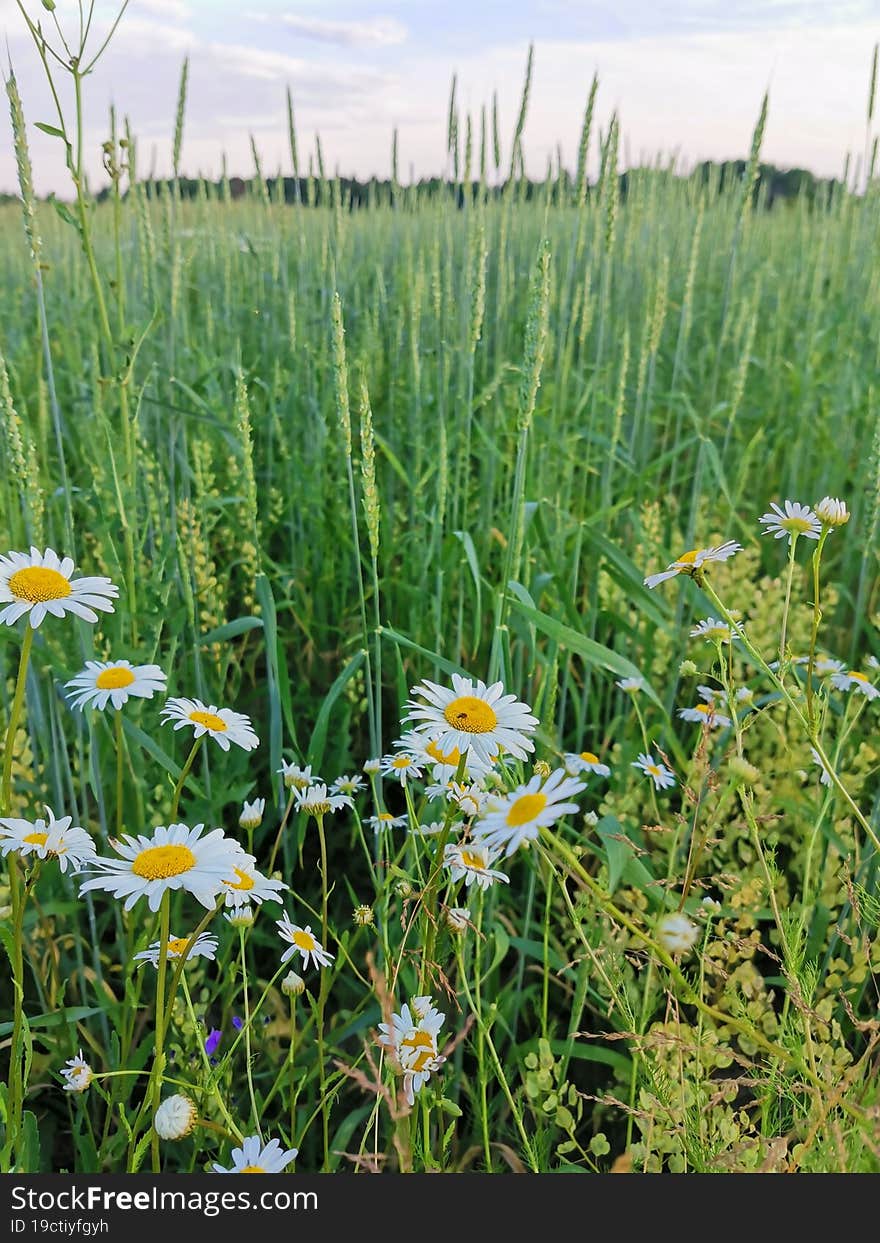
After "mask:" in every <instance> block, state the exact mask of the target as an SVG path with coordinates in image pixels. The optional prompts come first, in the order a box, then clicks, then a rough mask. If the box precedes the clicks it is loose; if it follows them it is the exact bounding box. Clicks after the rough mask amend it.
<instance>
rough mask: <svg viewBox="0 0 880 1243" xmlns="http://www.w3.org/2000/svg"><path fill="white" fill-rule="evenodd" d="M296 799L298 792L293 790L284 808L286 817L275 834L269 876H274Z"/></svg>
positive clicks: (268, 869) (283, 817) (282, 819)
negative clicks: (279, 850)
mask: <svg viewBox="0 0 880 1243" xmlns="http://www.w3.org/2000/svg"><path fill="white" fill-rule="evenodd" d="M295 798H296V790H294V789H293V788H291V791H290V797H289V798H288V800H287V806H286V807H285V808H284V815H283V816H282V817H281V823H280V824H279V826H278V832H277V833H276V834H275V841H274V842H273V843H272V852H271V854H270V855H269V866H268V868H267V869H266V871H267V872H268V874H269V875H270V876H271V875H272V869H273V868H274V867H275V859H276V857H277V855H278V847H279V846H280V845H281V839H282V837H283V836H284V830H285V828H286V827H287V822H288V820H289V819H290V813H291V812H292V811H293V800H294V799H295Z"/></svg>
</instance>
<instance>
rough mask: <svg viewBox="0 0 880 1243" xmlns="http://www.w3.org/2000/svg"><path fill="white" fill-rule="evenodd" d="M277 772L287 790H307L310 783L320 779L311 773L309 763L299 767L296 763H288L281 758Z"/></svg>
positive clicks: (313, 783)
mask: <svg viewBox="0 0 880 1243" xmlns="http://www.w3.org/2000/svg"><path fill="white" fill-rule="evenodd" d="M278 772H279V773H280V775H281V777H282V778H283V780H284V786H285V788H286V789H288V790H307V789H308V788H309V786H310V785H315V784H316V783H317V782H318V781H320V777H318V776H317V774H313V773H312V766H311V764H309V765H307V767H305V768H300V766H299V765H298V764H288V762H287V760H282V761H281V767H280V768H279V769H278Z"/></svg>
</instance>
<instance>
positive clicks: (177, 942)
mask: <svg viewBox="0 0 880 1243" xmlns="http://www.w3.org/2000/svg"><path fill="white" fill-rule="evenodd" d="M188 940H189V937H171V939H170V940H169V942H168V949H167V952H168V955H169V957H170V956H171V955H172V954H173V955H174V956H175V957H176V958H179V957H180V955H181V954H182V953H183V951H184V950H185V949H186V943H187V941H188Z"/></svg>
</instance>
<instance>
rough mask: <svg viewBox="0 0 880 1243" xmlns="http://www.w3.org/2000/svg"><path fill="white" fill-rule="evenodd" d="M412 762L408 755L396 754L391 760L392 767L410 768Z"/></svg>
mask: <svg viewBox="0 0 880 1243" xmlns="http://www.w3.org/2000/svg"><path fill="white" fill-rule="evenodd" d="M412 762H413V761H412V760H411V759H410V757H409V756H408V755H395V757H394V759H393V760H392V761H391V767H392V768H409V766H410V764H412Z"/></svg>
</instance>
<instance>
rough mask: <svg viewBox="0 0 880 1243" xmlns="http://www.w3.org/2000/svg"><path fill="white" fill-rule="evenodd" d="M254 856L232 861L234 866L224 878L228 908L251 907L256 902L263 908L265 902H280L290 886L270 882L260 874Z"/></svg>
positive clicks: (242, 856) (245, 856)
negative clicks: (281, 895) (281, 896)
mask: <svg viewBox="0 0 880 1243" xmlns="http://www.w3.org/2000/svg"><path fill="white" fill-rule="evenodd" d="M255 863H256V860H255V859H254V857H253V855H246V854H240V855H239V856H238V857H237V858H236V859H234V860H233V861H232V865H231V867H230V869H229V871H228V873H227V874H226V876H224V877H223V890H224V892H225V894H226V906H227V907H230V906H250V904H251V903H252V902H255V903H256V904H257V906H261V905H262V903H263V902H280V901H281V898H280V897H279V894H282V893H283V892H284V891H285V890H286V889H289V888H290V886H289V885H285V883H284V881H283V880H270V878H269V877H268V876H263V874H262V873H261V872H258V871H257V869H256V867H255V866H254V864H255Z"/></svg>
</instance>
